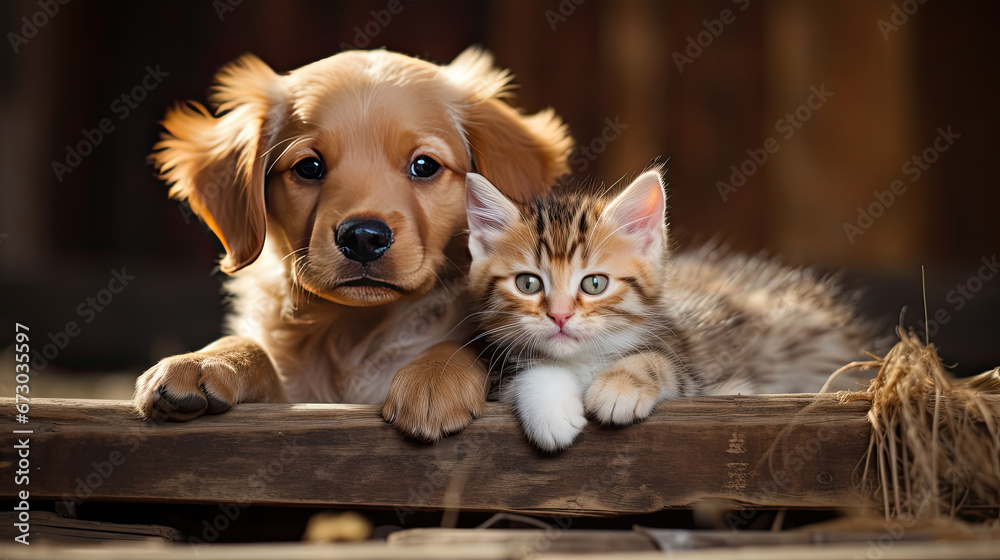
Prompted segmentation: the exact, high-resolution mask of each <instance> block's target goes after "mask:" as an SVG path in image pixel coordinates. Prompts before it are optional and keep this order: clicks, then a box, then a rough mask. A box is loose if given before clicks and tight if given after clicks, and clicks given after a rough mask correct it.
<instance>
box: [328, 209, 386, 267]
mask: <svg viewBox="0 0 1000 560" xmlns="http://www.w3.org/2000/svg"><path fill="white" fill-rule="evenodd" d="M335 240H336V242H337V248H339V249H340V252H341V253H343V255H344V256H345V257H347V258H349V259H351V260H352V261H357V262H359V263H362V264H364V263H369V262H372V261H375V260H378V259H379V258H380V257H381V256H382V255H383V254H385V252H386V251H388V250H389V246H390V245H392V241H393V239H392V230H391V229H389V226H387V225H386V224H385V222H383V221H381V220H352V219H348V220H344V222H342V223H341V224H340V225H339V226H337V232H336V237H335Z"/></svg>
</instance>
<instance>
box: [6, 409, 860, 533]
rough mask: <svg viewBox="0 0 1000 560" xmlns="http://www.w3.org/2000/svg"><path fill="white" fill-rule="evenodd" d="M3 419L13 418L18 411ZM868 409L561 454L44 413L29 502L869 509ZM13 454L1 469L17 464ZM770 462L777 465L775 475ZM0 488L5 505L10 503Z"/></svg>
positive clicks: (676, 425) (606, 437) (373, 434)
mask: <svg viewBox="0 0 1000 560" xmlns="http://www.w3.org/2000/svg"><path fill="white" fill-rule="evenodd" d="M0 407H3V409H5V410H11V409H12V408H13V400H12V399H0ZM867 408H868V405H867V403H863V402H855V403H848V404H840V403H838V402H837V400H836V398H835V397H832V396H829V395H824V396H818V397H817V396H815V395H769V396H726V397H704V398H693V399H681V400H677V401H673V402H669V403H664V404H662V405H661V406H660V407H659V408H658V409H657V410H656V411H655V412H654V414H653V415H652V416H651V417H650V418H649V419H648V420H646V421H645V422H642V423H640V424H637V425H635V426H630V427H628V428H622V429H613V428H605V427H601V426H597V425H590V426H588V427H587V428H586V430H584V432H583V434H582V435H581V436H580V438H579V440H578V442H577V444H576V445H574V446H573V447H571V448H570V449H568V450H567V451H565V452H563V453H562V454H559V455H555V456H550V455H545V454H542V453H539V452H538V451H536V450H535V449H533V448H532V447H531V446H529V445H528V444H527V442H526V441H525V440H524V437H523V435H522V434H521V430H520V427H519V426H518V424H517V421H516V419H515V418H514V417H513V415H512V414H511V412H510V410H509V408H508V407H507V406H506V405H503V404H499V403H490V404H489V405H488V406H487V411H486V414H485V415H484V417H482V418H480V419H478V420H477V421H476V422H474V423H473V424H472V425H471V426H470V427H469V428H468V429H466V430H465V431H464V432H462V433H461V434H459V435H457V436H453V437H449V438H446V439H444V440H442V441H440V442H438V443H437V444H434V445H428V444H423V443H419V442H415V441H412V440H409V439H406V438H404V437H402V436H401V435H400V434H399V433H398V432H396V431H395V430H394V429H393V428H392V427H391V426H389V425H388V424H386V423H385V422H384V421H383V420H382V419H381V418H380V416H379V414H378V408H377V407H374V406H363V405H335V404H287V405H276V404H245V405H240V406H237V407H236V408H235V409H233V410H231V411H229V412H227V413H225V414H220V415H215V416H206V417H202V418H199V419H197V420H195V421H192V422H186V423H165V424H156V423H148V422H143V421H140V420H139V419H137V418H136V417H135V416H134V415H133V413H132V411H131V406H130V403H129V402H127V401H100V400H69V399H36V400H33V401H32V402H31V411H30V419H31V422H30V423H29V424H27V425H23V426H18V427H20V428H25V429H31V430H33V431H34V434H32V435H29V436H18V437H29V438H30V450H31V453H30V461H31V467H30V472H31V475H30V476H31V481H30V482H31V483H30V491H31V499H32V500H41V499H55V500H69V501H73V500H77V501H86V500H101V501H146V502H176V503H218V504H236V505H246V504H251V503H252V504H298V505H331V506H333V505H337V506H374V507H387V508H395V509H396V511H397V513H398V514H399V517H400V522H401V523H403V522H405V521H406V517H407V516H408V514H409V513H410V512H412V511H414V510H417V509H425V508H434V509H437V508H457V509H466V510H499V511H517V512H530V513H549V514H556V513H561V514H571V515H616V514H638V513H648V512H655V511H658V510H662V509H664V508H670V507H681V506H687V505H690V504H692V503H694V502H696V501H698V500H700V499H703V498H721V499H728V500H735V501H737V502H742V503H744V504H748V505H749V506H752V507H757V506H765V507H766V506H788V507H845V506H857V505H860V501H859V500H860V499H859V497H858V495H857V494H856V492H855V490H854V485H853V483H852V475H853V473H854V471H855V468H856V467H857V465H858V462H859V461H860V460H861V457H862V456H863V453H864V451H865V449H866V448H867V445H868V437H869V427H868V424H867V421H866V420H865V414H866V413H867ZM14 453H15V450H14V449H13V445H6V446H4V447H3V449H2V450H0V466H3V467H5V468H6V467H9V466H11V465H14V464H16V461H17V457H16V456H15V455H14ZM769 453H770V457H771V460H770V461H769V460H768V457H769ZM14 490H15V489H14V488H13V487H12V486H11V485H3V487H2V493H3V494H2V496H3V497H9V496H12V495H13V492H14Z"/></svg>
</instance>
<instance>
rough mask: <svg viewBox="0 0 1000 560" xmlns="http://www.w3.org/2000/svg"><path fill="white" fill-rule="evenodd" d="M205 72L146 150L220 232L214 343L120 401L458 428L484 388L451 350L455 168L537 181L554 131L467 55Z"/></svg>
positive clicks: (187, 411)
mask: <svg viewBox="0 0 1000 560" xmlns="http://www.w3.org/2000/svg"><path fill="white" fill-rule="evenodd" d="M216 80H217V85H216V86H215V88H214V90H213V92H212V95H211V97H210V99H211V106H212V108H211V109H209V108H206V107H204V106H202V105H200V104H196V103H188V104H186V105H183V106H180V107H176V108H174V109H172V110H170V111H169V112H168V113H167V116H166V118H165V120H164V121H163V125H164V128H165V129H166V131H167V132H166V133H165V134H164V135H163V138H162V140H161V141H160V142H159V143H158V144H157V145H156V147H155V151H154V153H153V155H152V156H151V157H152V159H153V161H154V163H155V164H156V166H157V167H158V169H159V170H160V173H161V175H162V177H163V178H164V179H165V180H166V181H167V182H168V183H170V184H171V185H172V187H171V190H170V194H171V196H173V197H175V198H178V199H184V200H187V201H188V204H190V206H191V209H192V210H193V211H194V212H195V213H197V215H198V216H199V217H201V219H203V220H204V221H205V223H207V224H208V226H209V227H210V228H211V229H212V231H213V232H215V234H216V235H217V236H218V237H219V239H220V240H222V243H223V245H224V247H225V250H226V255H225V257H224V258H223V259H222V262H221V268H222V270H223V271H224V272H226V273H228V274H231V275H232V276H233V278H231V279H230V280H228V281H227V284H226V288H227V290H228V292H229V293H230V294H231V305H232V313H231V315H230V317H229V318H228V321H227V325H226V327H227V329H226V330H227V331H228V332H229V333H230V334H231V336H226V337H224V338H222V339H220V340H218V341H216V342H214V343H212V344H210V345H208V346H207V347H205V348H203V349H201V350H199V351H197V352H193V353H190V354H183V355H179V356H173V357H170V358H166V359H164V360H162V361H160V362H159V363H158V364H156V365H155V366H153V367H152V368H150V369H149V370H148V371H146V372H145V373H144V374H143V375H142V376H141V377H139V379H138V380H137V381H136V392H135V397H134V400H135V406H136V409H137V410H138V411H139V413H140V414H142V415H143V416H145V417H153V418H166V419H171V420H188V419H191V418H195V417H197V416H199V415H201V414H204V413H218V412H223V411H225V410H227V409H229V408H230V407H231V406H232V405H234V404H236V403H240V402H280V401H292V402H347V403H373V404H374V403H383V402H384V405H383V409H382V415H383V416H384V417H385V419H386V420H388V421H389V422H391V423H393V424H394V425H395V426H396V427H397V428H399V429H400V430H402V431H403V432H405V433H407V434H410V435H413V436H415V437H418V438H421V439H425V440H435V439H437V438H440V437H441V436H443V435H445V434H447V433H450V432H454V431H457V430H461V429H462V428H464V427H465V426H466V425H467V424H468V423H469V422H470V421H471V420H472V418H474V417H475V416H476V415H477V414H479V413H480V412H481V411H482V410H483V406H484V403H485V396H486V391H487V379H486V372H485V369H484V368H483V367H482V365H480V364H479V363H477V360H476V355H475V353H474V352H473V351H472V350H470V349H462V345H463V344H464V343H465V342H467V341H468V337H469V336H470V333H471V329H472V326H471V325H470V323H471V321H466V320H465V319H466V316H467V314H468V310H467V309H466V301H465V296H464V275H465V273H466V271H467V265H468V258H469V257H468V248H467V224H466V218H465V174H466V173H468V172H470V171H476V172H478V173H480V174H482V175H484V176H486V177H488V178H489V179H490V180H491V181H493V182H494V184H497V185H504V186H505V187H507V188H509V189H511V190H512V191H511V192H509V193H507V194H509V195H510V196H512V197H515V198H526V197H529V196H532V195H534V194H536V193H538V192H542V191H545V190H546V189H547V188H548V186H549V185H550V184H551V183H552V182H553V180H554V179H555V178H557V177H558V176H560V175H562V174H563V173H565V172H566V170H567V166H566V158H567V156H568V153H569V150H570V147H571V144H572V141H571V139H570V137H569V136H568V134H567V131H566V127H565V126H564V125H563V123H562V122H561V121H560V120H559V118H558V117H556V116H555V114H554V113H553V112H552V111H551V110H546V111H542V112H540V113H537V114H534V115H530V116H529V115H523V114H521V113H520V112H518V111H517V110H515V109H513V108H512V107H511V106H510V105H508V104H507V103H506V102H505V100H504V97H505V91H506V89H507V86H508V83H509V80H510V75H509V73H508V72H507V71H505V70H502V69H498V68H496V67H494V65H493V61H492V58H491V57H490V56H489V55H488V54H486V53H485V52H482V51H479V50H476V49H469V50H466V51H465V52H463V53H462V54H460V55H459V56H458V57H457V58H456V59H455V60H454V61H453V62H452V63H451V64H448V65H445V66H438V65H435V64H432V63H429V62H425V61H422V60H418V59H415V58H411V57H408V56H404V55H401V54H397V53H392V52H388V51H348V52H342V53H340V54H337V55H334V56H331V57H329V58H327V59H324V60H321V61H319V62H315V63H313V64H309V65H307V66H303V67H302V68H299V69H297V70H294V71H292V72H289V73H288V74H285V75H279V74H276V73H275V72H274V71H273V70H271V68H269V67H268V66H267V65H266V64H264V63H263V62H261V61H260V60H259V59H258V58H256V57H254V56H251V55H247V56H244V57H243V58H241V59H239V60H237V61H236V62H234V63H233V64H231V65H230V66H227V67H226V68H224V69H223V70H221V71H220V72H219V74H218V75H217V77H216Z"/></svg>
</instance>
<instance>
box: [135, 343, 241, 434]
mask: <svg viewBox="0 0 1000 560" xmlns="http://www.w3.org/2000/svg"><path fill="white" fill-rule="evenodd" d="M233 373H234V372H233V367H232V366H231V365H229V364H227V363H226V362H225V361H223V360H220V359H218V358H214V357H210V356H205V355H203V354H198V353H190V354H182V355H180V356H172V357H170V358H166V359H164V360H161V361H160V363H158V364H156V365H155V366H153V367H151V368H149V369H148V370H147V371H146V373H143V374H142V375H141V376H140V377H139V379H137V380H136V383H135V395H134V397H133V402H134V403H135V408H136V410H137V411H138V412H139V414H141V415H142V416H143V417H144V418H150V419H153V420H175V421H184V420H191V419H192V418H197V417H198V416H201V415H202V414H205V413H206V412H207V413H209V414H217V413H219V412H225V411H227V410H229V409H230V408H231V407H232V406H233V403H234V402H235V401H236V395H235V391H234V389H233V388H232V387H231V386H230V385H231V383H228V382H227V380H229V379H231V378H232V376H233Z"/></svg>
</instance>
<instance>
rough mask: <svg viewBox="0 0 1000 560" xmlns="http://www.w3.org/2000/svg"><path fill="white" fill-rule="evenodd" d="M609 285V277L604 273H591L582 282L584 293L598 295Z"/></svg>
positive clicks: (581, 287) (581, 286)
mask: <svg viewBox="0 0 1000 560" xmlns="http://www.w3.org/2000/svg"><path fill="white" fill-rule="evenodd" d="M607 287H608V277H607V276H605V275H603V274H591V275H590V276H586V277H584V279H583V282H580V289H581V290H583V292H584V293H586V294H590V295H592V296H596V295H597V294H599V293H601V292H603V291H604V290H605V288H607Z"/></svg>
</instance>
